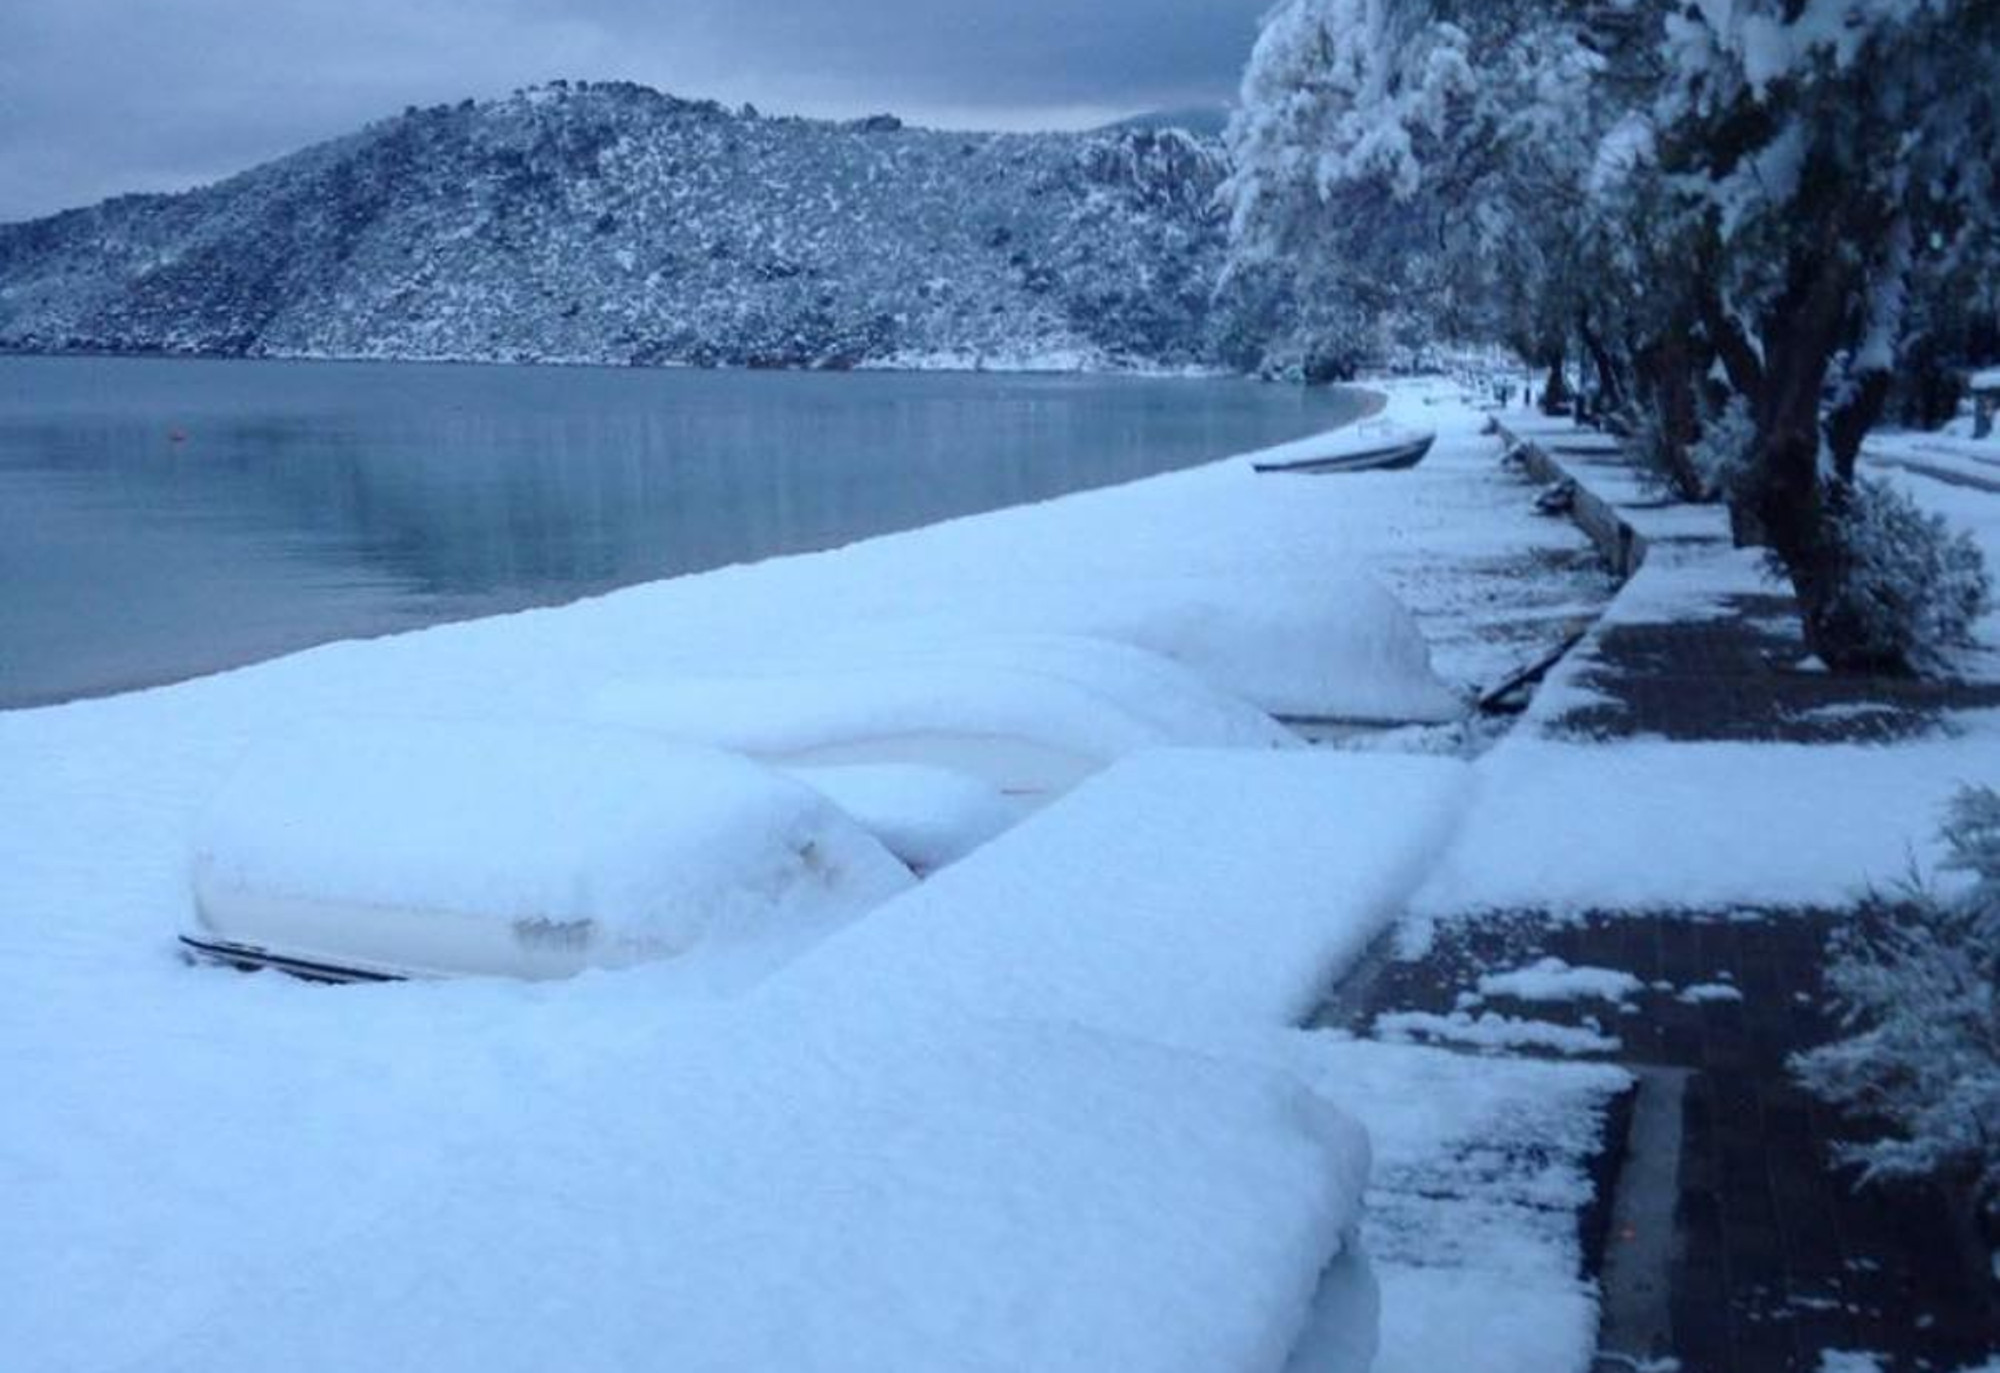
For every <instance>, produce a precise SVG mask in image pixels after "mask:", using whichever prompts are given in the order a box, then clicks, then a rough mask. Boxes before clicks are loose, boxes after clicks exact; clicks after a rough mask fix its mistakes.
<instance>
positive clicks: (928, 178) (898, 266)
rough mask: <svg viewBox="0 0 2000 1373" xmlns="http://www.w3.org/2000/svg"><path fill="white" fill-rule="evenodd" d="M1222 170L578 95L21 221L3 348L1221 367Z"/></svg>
mask: <svg viewBox="0 0 2000 1373" xmlns="http://www.w3.org/2000/svg"><path fill="white" fill-rule="evenodd" d="M1222 173H1223V167H1222V154H1221V150H1220V148H1219V146H1218V145H1216V144H1214V143H1212V142H1209V141H1206V140H1204V139H1199V138H1195V137H1192V136H1189V135H1187V134H1185V133H1182V132H1178V131H1174V130H1152V129H1127V130H1119V131H1115V132H1106V133H1099V134H1085V135H1066V134H1033V135H1018V134H1017V135H997V134H994V135H989V134H956V133H941V132H934V131H928V130H919V129H910V128H905V127H903V126H902V125H901V124H900V123H899V122H898V121H897V120H895V119H893V118H889V117H886V116H882V117H877V118H873V119H867V120H860V121H855V122H850V123H845V124H834V123H826V122H821V121H811V120H803V119H792V118H763V117H760V116H759V115H758V114H757V113H756V112H755V111H754V110H750V109H747V108H746V109H743V110H740V111H732V110H727V109H724V108H722V107H721V106H719V105H716V104H714V103H712V102H706V101H688V100H680V99H675V98H674V97H671V96H667V95H662V94H660V93H658V92H656V91H652V90H648V89H646V88H644V87H640V86H634V85H630V84H624V83H590V84H569V83H562V82H558V83H555V84H554V85H552V86H546V87H539V88H536V89H533V90H529V91H523V92H519V93H517V94H515V95H514V96H512V97H510V98H508V99H504V100H498V101H492V102H488V103H484V104H475V103H473V102H471V101H467V102H465V103H463V104H460V105H456V106H438V107H436V108H433V109H427V110H417V109H412V110H409V111H407V112H405V113H404V114H403V115H402V116H401V117H400V118H397V119H392V120H388V121H385V122H383V123H380V124H377V125H375V126H373V127H370V128H368V129H366V130H364V131H363V132H361V133H359V134H356V135H354V136H351V137H348V138H343V139H338V140H336V141H334V142H330V143H325V144H322V145H319V146H317V147H313V148H309V149H307V150H305V151H304V152H301V153H297V154H295V155H293V156H291V157H288V158H284V159H282V160H280V161H277V162H273V163H269V164H267V165H265V166H262V167H259V168H256V169H255V170H253V171H249V172H245V173H243V174H242V175H240V176H236V177H233V178H231V179H230V180H227V181H224V182H220V183H218V184H216V185H214V186H209V187H205V188H203V189H200V190H196V191H191V192H188V193H186V194H182V195H170V196H125V197H121V198H119V199H116V200H111V201H107V202H105V203H104V204H102V205H98V206H95V207H93V208H90V209H84V210H76V211H71V212H69V213H66V214H61V215H56V216H53V217H51V218H48V219H43V220H38V221H34V222H31V223H25V224H13V225H0V349H13V350H43V351H47V350H70V349H87V350H109V351H128V350H143V351H167V352H187V353H208V354H228V355H253V356H343V357H412V358H462V359H507V360H532V359H549V360H572V361H593V362H607V363H670V362H687V363H697V364H705V363H739V364H749V365H762V366H827V367H838V366H851V365H855V364H858V363H865V362H879V363H892V362H900V363H916V364H921V363H926V362H940V361H953V362H959V363H968V364H969V363H975V362H982V363H986V364H991V365H1003V366H1004V365H1022V364H1030V363H1036V362H1056V363H1060V362H1065V361H1074V362H1086V363H1095V364H1114V365H1115V364H1164V365H1178V364H1185V363H1195V362H1206V361H1213V360H1215V359H1216V358H1217V357H1218V356H1219V354H1220V352H1222V351H1226V346H1225V344H1224V343H1223V342H1222V340H1223V339H1224V337H1225V336H1226V335H1227V334H1228V333H1229V328H1228V326H1227V325H1226V324H1225V322H1224V321H1223V320H1222V319H1221V318H1220V314H1221V312H1219V311H1217V310H1215V309H1213V308H1212V307H1211V304H1210V294H1211V287H1212V284H1213V282H1214V280H1215V276H1216V273H1217V271H1218V269H1219V267H1220V263H1221V257H1222V251H1223V226H1222V224H1221V222H1220V219H1219V216H1218V214H1217V212H1216V211H1215V209H1214V208H1213V205H1212V196H1213V192H1214V189H1215V186H1216V184H1217V182H1218V181H1219V179H1220V178H1221V176H1222Z"/></svg>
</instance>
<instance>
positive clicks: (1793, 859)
mask: <svg viewBox="0 0 2000 1373" xmlns="http://www.w3.org/2000/svg"><path fill="white" fill-rule="evenodd" d="M1974 718H1976V719H1977V720H1978V721H1979V726H1978V728H1976V729H1974V730H1971V731H1969V732H1968V733H1966V734H1965V735H1963V736H1961V737H1955V738H1942V739H1930V740H1921V741H1915V742H1909V743H1901V744H1895V745H1874V744H1837V745H1826V744H1815V745H1805V744H1764V743H1666V742H1648V741H1641V742H1633V743H1613V744H1588V743H1572V742H1564V741H1556V740H1549V739H1539V738H1535V737H1533V736H1531V735H1527V734H1523V733H1516V734H1515V735H1513V736H1511V737H1510V738H1508V739H1507V740H1506V741H1504V742H1503V743H1501V744H1500V745H1499V747H1497V748H1495V749H1494V750H1493V751H1492V752H1491V753H1489V754H1487V755H1486V756H1485V757H1484V758H1483V759H1481V760H1480V763H1479V772H1480V774H1481V776H1480V791H1479V803H1478V804H1477V805H1476V806H1475V807H1474V808H1473V810H1472V812H1471V814H1470V815H1469V816H1468V818H1467V821H1466V824H1465V826H1464V827H1463V829H1461V830H1460V832H1459V835H1458V838H1457V840H1456V841H1455V842H1454V844H1453V845H1452V847H1451V849H1450V851H1449V852H1448V853H1447V854H1446V856H1445V859H1444V861H1443V862H1442V863H1441V864H1440V865H1439V868H1438V870H1437V871H1436V872H1435V873H1434V874H1433V875H1432V877H1431V879H1430V881H1429V882H1427V883H1426V884H1425V886H1424V888H1423V890H1422V891H1420V892H1419V893H1418V895H1417V898H1416V905H1417V907H1418V909H1419V910H1420V911H1422V912H1423V913H1426V914H1430V915H1448V914H1454V913H1458V914H1462V913H1467V912H1471V911H1477V910H1496V909H1517V910H1518V909H1535V910H1545V909H1553V910H1558V911H1570V912H1581V911H1584V910H1591V909H1598V910H1660V909H1676V908H1679V909H1703V908H1706V909H1714V908H1716V907H1727V906H1731V905H1760V904H1761V905H1774V906H1809V905H1831V906H1841V905H1846V904H1848V903H1850V902H1852V901H1853V900H1854V899H1855V898H1856V897H1857V896H1859V895H1861V894H1863V893H1864V891H1865V889H1866V888H1867V886H1868V885H1869V884H1871V883H1872V884H1875V885H1876V886H1878V887H1888V886H1892V885H1893V884H1895V883H1896V882H1898V881H1900V880H1902V879H1903V878H1905V877H1907V876H1909V875H1910V871H1911V863H1912V860H1914V861H1915V863H1916V864H1917V866H1918V868H1919V869H1921V870H1923V871H1930V870H1932V868H1933V867H1934V865H1935V863H1936V860H1937V859H1938V858H1940V857H1941V856H1942V853H1943V851H1942V849H1941V848H1940V846H1939V843H1938V839H1937V826H1938V823H1939V821H1940V820H1941V819H1942V818H1943V814H1944V806H1945V803H1946V802H1947V801H1948V800H1949V799H1950V797H1951V795H1952V793H1953V791H1954V790H1955V789H1956V788H1957V787H1958V785H1959V784H1960V783H1962V782H1977V781H1981V780H1990V779H1994V778H2000V721H1996V720H1993V719H1991V718H1989V717H1986V716H1983V715H1982V716H1979V717H1974ZM1718 796H1723V797H1728V798H1729V804H1727V805H1718V804H1717V803H1716V798H1717V797H1718Z"/></svg>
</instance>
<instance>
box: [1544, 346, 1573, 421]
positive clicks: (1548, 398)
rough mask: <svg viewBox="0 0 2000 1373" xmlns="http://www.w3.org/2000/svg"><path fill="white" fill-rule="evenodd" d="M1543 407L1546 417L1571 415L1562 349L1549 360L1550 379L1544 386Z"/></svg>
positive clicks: (1567, 380) (1567, 379)
mask: <svg viewBox="0 0 2000 1373" xmlns="http://www.w3.org/2000/svg"><path fill="white" fill-rule="evenodd" d="M1541 406H1542V413H1543V414H1544V415H1563V414H1567V413H1569V407H1570V393H1569V378H1568V377H1566V376H1564V375H1563V351H1562V350H1561V349H1560V348H1558V349H1557V350H1556V352H1555V355H1554V356H1553V357H1551V358H1550V359H1549V379H1548V381H1547V382H1545V383H1544V384H1543V386H1542V399H1541Z"/></svg>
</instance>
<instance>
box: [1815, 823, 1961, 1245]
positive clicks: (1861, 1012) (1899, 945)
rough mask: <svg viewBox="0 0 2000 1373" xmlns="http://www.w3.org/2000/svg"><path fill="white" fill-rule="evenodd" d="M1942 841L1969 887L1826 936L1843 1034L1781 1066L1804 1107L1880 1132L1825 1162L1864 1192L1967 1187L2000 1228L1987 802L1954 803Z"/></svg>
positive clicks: (1915, 892)
mask: <svg viewBox="0 0 2000 1373" xmlns="http://www.w3.org/2000/svg"><path fill="white" fill-rule="evenodd" d="M1944 837H1945V840H1946V842H1947V844H1948V845H1949V847H1950V857H1949V858H1948V859H1947V866H1948V867H1949V868H1951V869H1953V870H1956V871H1958V872H1961V873H1964V874H1967V875H1969V876H1970V877H1971V879H1972V882H1971V885H1970V887H1969V888H1967V889H1966V890H1964V891H1962V892H1958V893H1955V894H1951V895H1943V894H1939V893H1938V892H1936V891H1931V890H1925V889H1923V888H1921V887H1917V886H1914V885H1913V886H1912V887H1911V888H1910V889H1909V890H1908V891H1907V892H1906V893H1904V894H1903V899H1900V900H1895V901H1888V900H1882V901H1877V902H1874V903H1871V904H1870V906H1869V907H1867V908H1866V909H1865V910H1864V911H1863V912H1862V913H1861V914H1860V915H1859V916H1858V917H1857V918H1856V919H1855V921H1854V922H1853V923H1852V924H1851V925H1848V926H1846V927H1845V928H1843V929H1842V930H1841V931H1840V932H1839V933H1838V934H1837V935H1836V936H1835V938H1834V941H1833V946H1832V954H1833V958H1832V961H1831V963H1830V964H1829V965H1828V968H1827V972H1826V976H1827V983H1828V985H1829V987H1830V988H1831V991H1832V995H1833V999H1834V1002H1835V1004H1836V1006H1837V1007H1838V1008H1839V1010H1840V1012H1841V1016H1842V1019H1843V1022H1844V1024H1845V1026H1846V1027H1847V1028H1848V1029H1849V1030H1851V1031H1852V1032H1853V1033H1851V1034H1850V1035H1849V1036H1848V1037H1847V1038H1845V1039H1840V1040H1836V1041H1835V1042H1833V1043H1831V1044H1826V1045H1822V1046H1821V1047H1819V1048H1817V1049H1813V1050H1811V1051H1810V1052H1807V1053H1804V1054H1800V1055H1798V1056H1796V1057H1795V1058H1794V1059H1793V1061H1792V1066H1793V1069H1794V1071H1795V1072H1796V1073H1797V1074H1798V1076H1799V1079H1800V1080H1801V1081H1802V1082H1803V1083H1804V1084H1805V1086H1806V1087H1807V1089H1809V1090H1810V1091H1812V1092H1813V1093H1814V1094H1815V1095H1817V1096H1820V1097H1822V1098H1824V1099H1825V1100H1827V1101H1830V1102H1833V1103H1835V1104H1837V1105H1840V1106H1842V1107H1845V1108H1847V1109H1849V1110H1852V1111H1855V1112H1857V1113H1860V1114H1864V1115H1867V1116H1872V1117H1877V1118H1880V1119H1881V1120H1883V1121H1885V1122H1887V1123H1888V1125H1889V1126H1890V1128H1891V1130H1892V1131H1893V1133H1891V1134H1890V1135H1889V1136H1887V1137H1886V1138H1883V1139H1879V1140H1875V1141H1872V1142H1869V1143H1848V1144H1842V1145H1840V1146H1839V1148H1838V1153H1837V1157H1838V1158H1839V1159H1840V1160H1841V1161H1842V1162H1845V1163H1850V1164H1855V1165H1858V1166H1859V1167H1860V1168H1861V1170H1862V1180H1863V1181H1864V1182H1872V1181H1878V1180H1880V1181H1889V1180H1894V1179H1912V1178H1927V1177H1943V1178H1947V1179H1963V1180H1969V1181H1970V1182H1971V1183H1972V1185H1973V1187H1974V1188H1975V1191H1976V1194H1977V1196H1978V1199H1979V1201H1980V1203H1981V1205H1982V1206H1983V1207H1984V1208H1985V1210H1986V1211H1987V1213H1988V1216H1989V1218H1990V1219H1992V1220H1995V1221H2000V794H1996V793H1995V792H1994V791H1993V790H1992V789H1991V788H1988V787H1978V788H1969V789H1967V790H1964V791H1962V792H1960V793H1959V795H1958V797H1957V798H1956V799H1955V800H1954V801H1953V803H1952V806H1951V811H1950V815H1949V818H1948V819H1947V821H1946V823H1945V827H1944Z"/></svg>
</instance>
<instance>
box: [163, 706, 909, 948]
mask: <svg viewBox="0 0 2000 1373" xmlns="http://www.w3.org/2000/svg"><path fill="white" fill-rule="evenodd" d="M193 881H194V891H195V905H196V912H197V918H198V921H199V924H200V926H201V928H202V930H203V931H204V932H205V933H207V934H209V935H212V936H215V937H219V938H223V939H231V940H235V941H237V942H241V943H249V944H254V945H258V946H264V947H269V948H271V949H273V950H274V951H276V952H279V953H283V954H286V955H288V956H291V957H299V958H306V959H310V960H313V961H318V962H327V963H336V964H339V965H341V966H344V967H355V968H364V969H371V970H375V971H384V972H393V973H411V974H420V975H421V974H427V973H459V972H472V973H482V972H483V973H498V974H504V975H513V976H524V977H566V976H569V975H571V974H573V973H576V972H578V971H580V970H581V969H583V968H586V967H623V966H626V965H628V964H632V963H640V962H645V961H647V960H649V959H655V958H673V957H676V956H679V955H685V954H688V953H690V952H691V951H693V950H695V949H697V948H706V950H707V951H708V952H709V953H710V955H711V957H712V958H714V960H715V961H716V962H718V963H727V964H729V965H730V966H731V968H732V976H733V977H734V978H736V979H741V978H744V977H748V976H752V975H754V974H755V973H756V972H758V971H762V970H767V969H768V968H769V967H771V966H775V965H776V963H777V962H780V961H782V959H783V958H784V957H785V956H786V955H787V953H788V952H789V951H794V950H796V949H797V948H800V947H803V945H804V944H805V943H808V942H810V941H811V940H812V939H814V938H816V937H819V936H823V935H824V934H825V933H827V932H828V931H829V930H831V929H833V928H836V927H837V926H839V925H840V924H843V923H845V922H846V921H848V920H851V919H853V918H854V917H856V916H858V915H860V914H861V913H862V912H864V911H866V910H868V909H870V908H872V907H874V906H877V905H880V904H881V903H882V902H883V901H885V900H887V899H888V898H889V897H891V896H893V895H895V894H896V893H897V892H899V891H902V890H903V889H904V888H906V887H908V886H909V885H911V883H912V878H911V877H910V874H909V871H908V869H907V868H905V867H904V866H903V864H901V863H899V862H897V861H896V859H895V858H893V857H891V856H890V854H889V853H888V852H887V851H885V850H884V849H883V847H882V846H881V845H880V844H879V843H877V842H876V841H875V840H874V839H873V838H871V837H869V836H868V835H867V834H866V833H864V832H863V831H862V830H861V829H860V828H858V827H857V826H856V825H855V823H854V822H853V820H851V819H850V818H849V817H848V816H847V815H846V814H844V813H843V812H842V811H840V810H839V809H837V808H836V807H835V806H834V805H833V804H832V803H830V802H828V801H827V800H826V799H825V798H824V797H823V796H821V795H820V794H819V793H818V792H816V791H813V790H811V789H810V788H808V787H806V786H803V785H801V784H800V783H798V782H796V781H793V780H792V779H790V778H787V777H784V776H783V775H781V774H779V773H776V772H772V771H770V770H768V769H765V768H761V767H758V766H757V765H756V764H754V763H751V762H749V761H747V760H745V759H742V758H738V757H733V756H731V755H729V754H725V753H720V752H716V751H714V750H710V749H694V748H689V747H685V746H681V745H675V744H669V743H663V742H662V741H660V740H658V739H655V738H650V737H648V736H646V735H644V734H638V733H634V732H632V731H629V730H615V729H593V728H588V727H584V726H578V725H557V724H548V723H540V724H537V725H535V726H533V727H527V728H524V727H521V726H519V725H514V724H503V723H496V722H493V721H469V720H438V719H398V718H391V717H374V718H355V717H345V718H340V717H336V718H332V719H328V720H325V721H321V722H318V723H317V724H315V725H312V726H309V727H306V728H302V729H297V730H293V731H290V732H288V733H286V734H285V735H283V736H281V737H278V738H273V739H268V740H264V741H262V742H261V743H260V744H259V745H258V746H257V747H255V748H253V749H252V750H251V751H250V753H249V754H248V755H247V756H246V757H245V759H244V760H243V761H242V762H241V763H240V764H239V765H238V766H237V768H236V770H235V772H234V773H233V775H232V776H231V777H230V780H229V781H228V782H227V783H226V784H225V785H224V787H223V789H222V791H221V794H220V795H219V796H218V797H217V798H216V800H215V801H214V802H213V803H212V804H211V805H210V806H209V808H208V810H207V813H206V815H205V816H204V818H203V820H202V821H201V824H200V827H199V829H198V831H197V835H196V839H195V843H194V863H193Z"/></svg>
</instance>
